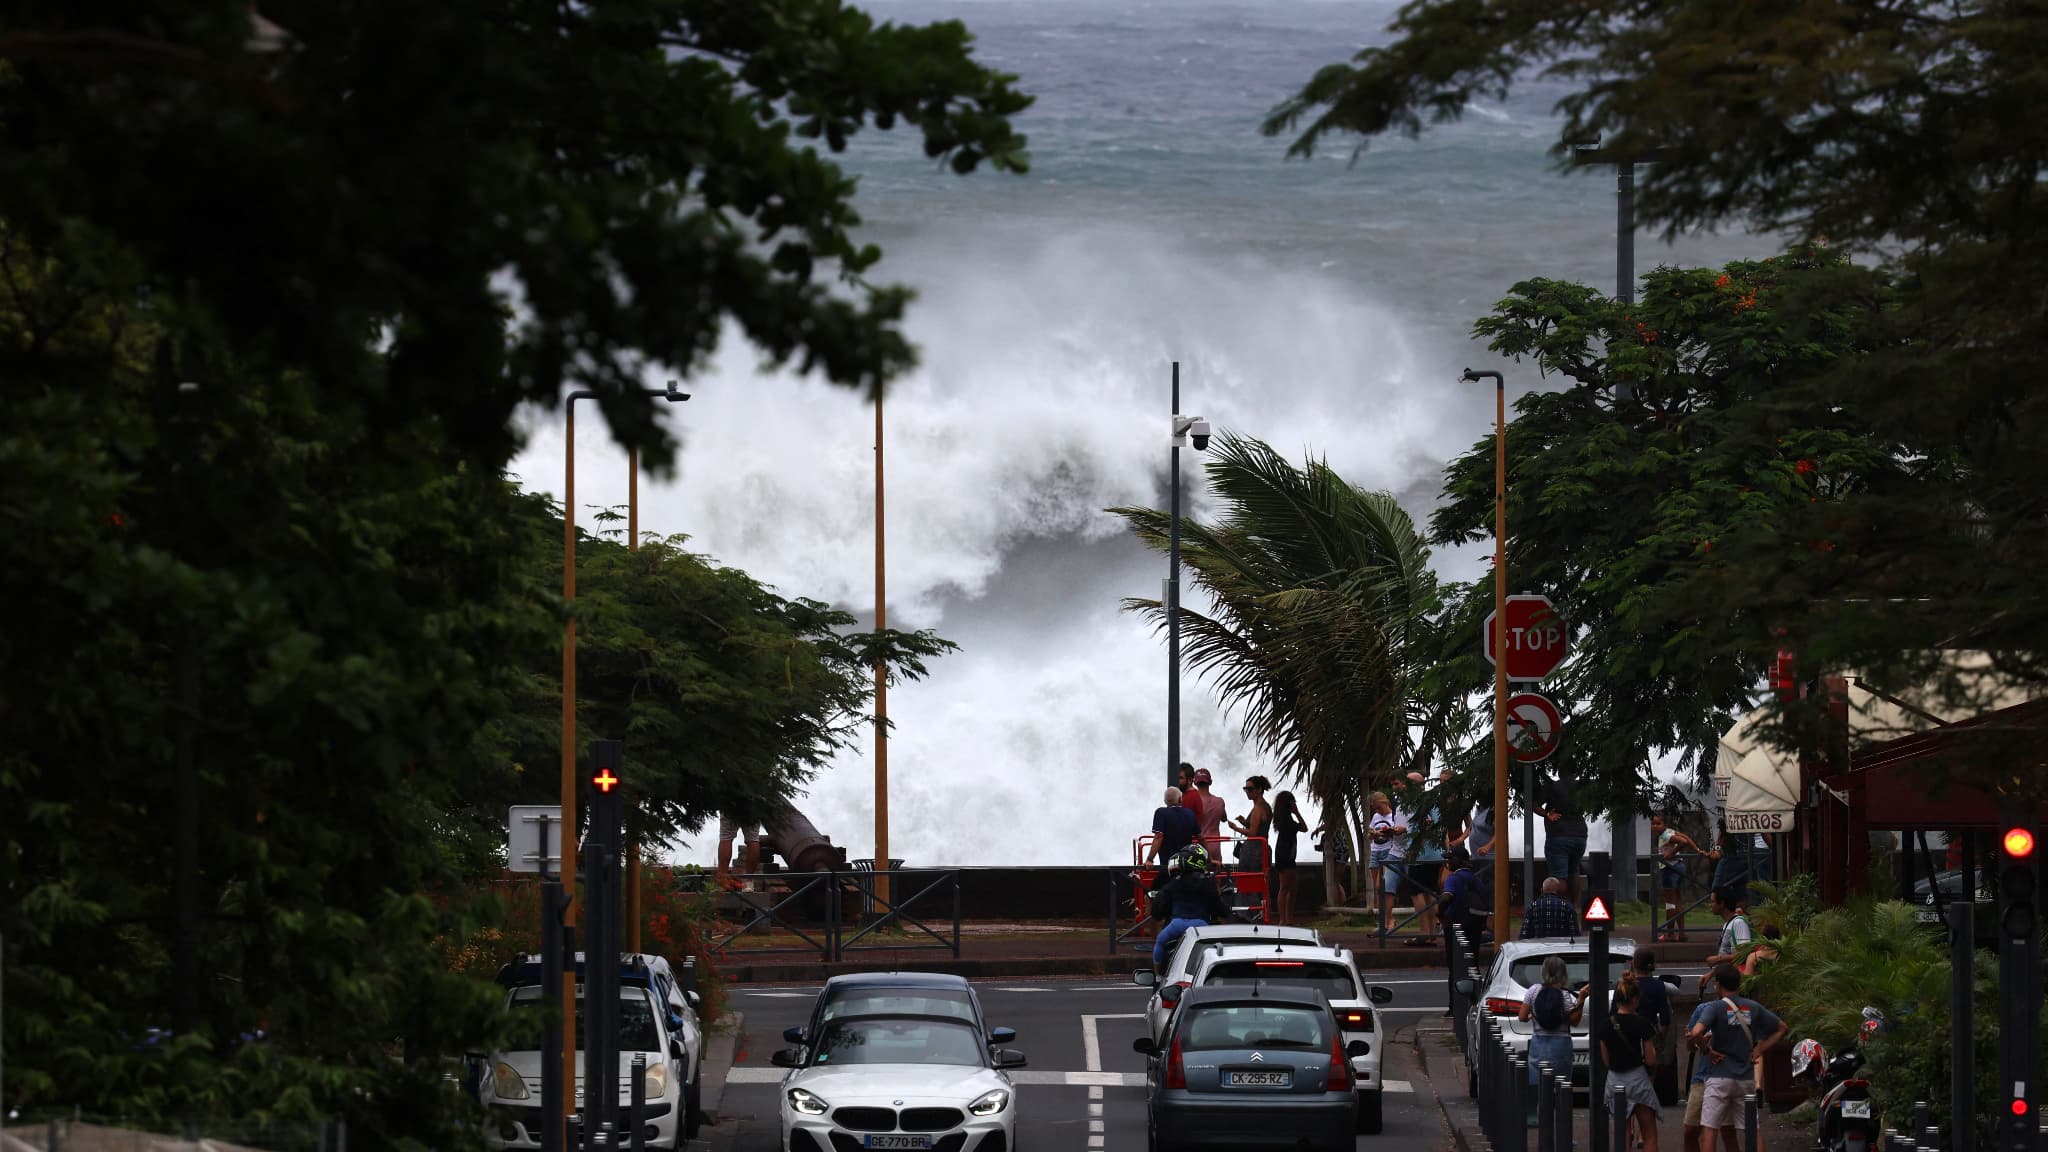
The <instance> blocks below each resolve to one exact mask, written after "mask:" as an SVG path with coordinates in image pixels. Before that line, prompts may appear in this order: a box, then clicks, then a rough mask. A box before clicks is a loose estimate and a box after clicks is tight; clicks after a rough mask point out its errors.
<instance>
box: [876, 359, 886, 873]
mask: <svg viewBox="0 0 2048 1152" xmlns="http://www.w3.org/2000/svg"><path fill="white" fill-rule="evenodd" d="M882 478H883V472H882V390H881V389H880V388H876V389H875V631H877V632H880V631H882V630H883V629H885V628H887V627H888V626H889V597H888V583H887V575H888V572H887V564H886V560H887V555H888V553H887V549H886V548H885V543H886V538H885V534H884V532H883V530H882V529H883V520H882ZM874 869H875V873H876V875H875V878H874V882H875V897H876V899H877V900H881V901H887V900H888V899H889V667H888V665H887V664H885V663H883V662H882V661H881V660H880V659H877V660H876V661H875V864H874Z"/></svg>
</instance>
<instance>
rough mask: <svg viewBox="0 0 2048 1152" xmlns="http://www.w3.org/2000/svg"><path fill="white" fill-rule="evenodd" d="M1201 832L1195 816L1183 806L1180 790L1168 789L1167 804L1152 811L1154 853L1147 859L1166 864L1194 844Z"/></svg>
mask: <svg viewBox="0 0 2048 1152" xmlns="http://www.w3.org/2000/svg"><path fill="white" fill-rule="evenodd" d="M1201 830H1202V826H1201V824H1200V823H1199V822H1197V821H1196V820H1195V814H1194V813H1193V812H1190V811H1188V810H1187V809H1186V808H1183V807H1182V806H1181V802H1180V789H1178V788H1168V789H1167V790H1166V803H1165V804H1164V805H1163V806H1161V807H1159V808H1155V809H1153V811H1152V851H1151V852H1149V853H1147V854H1146V857H1145V858H1146V859H1147V860H1156V861H1158V862H1159V863H1161V864H1164V863H1166V862H1167V861H1168V860H1171V859H1173V857H1174V854H1175V853H1177V852H1179V851H1180V850H1181V849H1183V848H1185V847H1187V846H1188V845H1189V844H1190V843H1192V842H1193V841H1194V839H1195V835H1196V834H1197V833H1199V832H1200V831H1201Z"/></svg>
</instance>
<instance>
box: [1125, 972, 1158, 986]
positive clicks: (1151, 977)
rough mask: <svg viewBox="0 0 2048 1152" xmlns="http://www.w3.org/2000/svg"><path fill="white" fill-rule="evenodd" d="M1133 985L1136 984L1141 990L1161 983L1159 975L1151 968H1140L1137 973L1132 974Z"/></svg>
mask: <svg viewBox="0 0 2048 1152" xmlns="http://www.w3.org/2000/svg"><path fill="white" fill-rule="evenodd" d="M1131 983H1133V984H1136V985H1137V986H1138V987H1140V988H1151V987H1154V986H1156V985H1157V984H1158V983H1159V973H1157V972H1154V971H1153V970H1151V969H1150V968H1140V969H1138V970H1137V971H1136V972H1133V973H1131Z"/></svg>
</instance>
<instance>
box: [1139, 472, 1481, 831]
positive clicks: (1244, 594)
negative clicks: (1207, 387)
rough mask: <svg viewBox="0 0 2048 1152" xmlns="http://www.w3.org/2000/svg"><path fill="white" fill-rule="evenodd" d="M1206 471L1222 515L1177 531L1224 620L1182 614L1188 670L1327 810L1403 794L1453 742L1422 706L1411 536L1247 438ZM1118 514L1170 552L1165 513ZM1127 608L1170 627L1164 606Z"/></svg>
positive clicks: (1420, 604) (1401, 516)
mask: <svg viewBox="0 0 2048 1152" xmlns="http://www.w3.org/2000/svg"><path fill="white" fill-rule="evenodd" d="M1206 468H1207V472H1208V477H1209V484H1210V487H1211V488H1212V489H1213V490H1214V491H1215V493H1216V495H1217V496H1218V497H1220V498H1221V499H1222V501H1223V504H1224V512H1223V515H1222V516H1221V517H1220V518H1219V519H1218V520H1217V521H1216V522H1215V523H1212V524H1204V523H1201V522H1199V521H1196V520H1193V519H1188V518H1183V520H1182V521H1181V526H1180V533H1181V541H1180V554H1181V559H1182V561H1183V562H1184V563H1186V565H1187V566H1188V569H1189V570H1190V571H1191V572H1192V573H1193V576H1194V581H1195V583H1196V585H1197V586H1199V587H1201V588H1202V589H1204V590H1205V591H1207V592H1208V593H1209V595H1210V596H1211V597H1212V598H1213V599H1214V601H1215V605H1216V612H1215V615H1213V616H1211V615H1205V614H1203V613H1202V612H1199V611H1197V610H1195V609H1193V608H1189V607H1187V606H1186V605H1185V604H1183V605H1182V606H1181V609H1180V628H1181V638H1182V644H1183V646H1184V648H1185V653H1186V659H1187V661H1188V664H1189V666H1190V668H1192V669H1193V670H1194V671H1195V672H1197V673H1199V674H1207V675H1209V676H1211V677H1212V678H1213V679H1214V680H1215V683H1216V686H1217V689H1218V690H1219V691H1220V692H1221V693H1222V695H1223V697H1224V698H1225V700H1226V701H1228V702H1229V704H1230V705H1231V706H1233V707H1235V708H1237V709H1238V710H1239V712H1240V714H1241V716H1242V717H1243V728H1244V736H1245V738H1246V739H1247V740H1248V741H1250V742H1252V743H1254V744H1255V745H1257V746H1258V747H1259V748H1261V749H1262V750H1264V751H1265V752H1266V753H1268V754H1269V755H1272V756H1274V757H1276V758H1278V760H1279V761H1280V765H1281V769H1280V771H1281V774H1282V775H1283V777H1293V778H1296V779H1299V780H1301V781H1303V782H1304V783H1305V784H1306V786H1307V787H1308V789H1309V792H1310V793H1311V794H1312V795H1313V796H1315V798H1316V799H1318V800H1319V801H1322V802H1323V803H1325V804H1332V803H1335V804H1345V803H1347V802H1349V801H1352V800H1355V799H1356V798H1357V797H1358V796H1360V795H1362V794H1363V793H1365V792H1367V791H1370V790H1371V789H1372V788H1375V787H1385V786H1388V785H1390V784H1392V783H1394V782H1395V781H1396V780H1397V779H1398V778H1399V776H1400V774H1401V773H1402V772H1403V771H1405V770H1406V769H1408V768H1409V767H1411V766H1413V765H1414V764H1415V763H1416V762H1417V761H1418V760H1426V759H1427V757H1428V755H1429V753H1430V750H1431V748H1432V747H1433V746H1434V742H1435V738H1436V735H1437V734H1438V733H1440V732H1443V731H1446V730H1448V728H1449V724H1448V722H1447V721H1446V719H1445V717H1444V716H1442V715H1440V714H1439V713H1437V712H1432V711H1428V710H1426V709H1425V708H1424V694H1423V692H1422V685H1423V683H1424V681H1425V680H1426V679H1427V678H1428V676H1429V674H1430V670H1429V665H1428V663H1427V661H1426V660H1425V659H1424V658H1423V657H1424V655H1425V654H1426V653H1430V652H1432V651H1433V650H1434V643H1433V635H1432V631H1431V630H1432V623H1431V616H1432V614H1433V613H1434V611H1435V609H1436V607H1437V598H1436V597H1437V593H1436V577H1435V575H1434V574H1433V573H1432V572H1431V571H1430V569H1429V563H1428V562H1429V550H1428V548H1426V547H1425V546H1424V543H1423V539H1422V536H1421V534H1420V533H1419V532H1418V531H1417V530H1416V527H1415V524H1414V522H1413V521H1412V520H1411V519H1410V518H1409V516H1408V514H1407V513H1406V512H1404V511H1403V510H1402V509H1401V507H1400V505H1399V504H1397V503H1395V501H1394V498H1393V497H1392V496H1389V495H1387V494H1386V493H1384V492H1369V491H1366V490H1364V489H1361V488H1358V487H1356V486H1354V485H1353V484H1351V483H1350V482H1349V481H1346V480H1345V479H1344V478H1343V477H1341V476H1339V475H1338V474H1337V473H1336V472H1335V471H1333V470H1332V469H1331V468H1330V467H1329V465H1328V464H1326V463H1325V462H1323V461H1322V460H1320V459H1316V458H1313V457H1311V458H1310V459H1308V460H1307V461H1305V462H1304V463H1303V464H1302V465H1301V466H1300V467H1296V466H1294V465H1292V464H1289V463H1288V462H1287V461H1286V460H1285V459H1284V458H1282V457H1281V456H1280V455H1279V453H1277V452H1275V451H1273V449H1272V448H1270V447H1269V446H1267V445H1266V444H1264V443H1262V442H1260V441H1258V440H1253V439H1250V438H1247V437H1242V436H1238V435H1234V434H1229V433H1226V434H1223V435H1219V436H1218V437H1216V439H1215V441H1214V442H1213V443H1212V444H1211V445H1210V449H1209V452H1208V461H1207V463H1206ZM1110 511H1111V512H1112V513H1114V514H1116V515H1118V516H1121V517H1123V518H1124V519H1125V521H1126V522H1128V523H1129V524H1130V526H1131V529H1132V531H1133V532H1135V533H1136V534H1137V535H1138V538H1139V539H1141V540H1143V541H1144V542H1145V543H1146V544H1147V545H1149V546H1151V547H1153V548H1155V549H1159V550H1162V551H1164V550H1165V549H1166V548H1167V547H1168V532H1169V529H1170V527H1171V521H1170V518H1169V517H1168V516H1167V514H1166V513H1164V512H1161V511H1159V510H1157V509H1152V508H1112V509H1110ZM1125 607H1126V608H1127V609H1129V610H1133V611H1140V612H1144V613H1145V614H1147V615H1149V616H1151V617H1152V618H1153V619H1154V620H1155V621H1158V622H1159V623H1160V624H1161V625H1162V626H1163V625H1164V623H1165V611H1166V609H1165V607H1164V606H1163V605H1162V604H1161V603H1160V602H1159V601H1157V600H1141V599H1133V600H1127V601H1125ZM1417 733H1421V736H1420V738H1419V739H1418V736H1417Z"/></svg>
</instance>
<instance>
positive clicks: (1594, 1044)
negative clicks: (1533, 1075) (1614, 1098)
mask: <svg viewBox="0 0 2048 1152" xmlns="http://www.w3.org/2000/svg"><path fill="white" fill-rule="evenodd" d="M1579 919H1580V920H1581V921H1582V922H1584V924H1585V926H1586V935H1587V937H1588V938H1589V940H1590V941H1591V944H1592V956H1591V957H1590V960H1591V963H1592V969H1593V970H1592V972H1591V973H1590V979H1591V985H1590V986H1589V987H1588V988H1587V989H1586V999H1587V1000H1588V1001H1590V1003H1588V1004H1587V1005H1586V1036H1587V1041H1586V1061H1587V1065H1586V1093H1587V1094H1586V1108H1587V1111H1588V1112H1589V1115H1588V1116H1587V1118H1586V1119H1587V1123H1588V1124H1590V1125H1591V1129H1592V1130H1591V1135H1592V1138H1593V1152H1609V1149H1608V1147H1607V1125H1606V1124H1603V1123H1601V1117H1603V1116H1604V1115H1606V1110H1607V1061H1606V1060H1604V1059H1602V1058H1601V1055H1600V1033H1601V1030H1602V1029H1604V1028H1605V1027H1606V1026H1607V932H1608V930H1609V929H1611V928H1613V927H1614V897H1613V895H1612V894H1610V893H1607V892H1604V891H1600V890H1598V889H1596V890H1594V891H1593V892H1590V893H1588V894H1587V896H1586V910H1585V912H1584V913H1583V914H1582V915H1581V916H1580V917H1579ZM1612 1152H1626V1150H1624V1149H1621V1148H1616V1149H1613V1150H1612Z"/></svg>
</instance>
